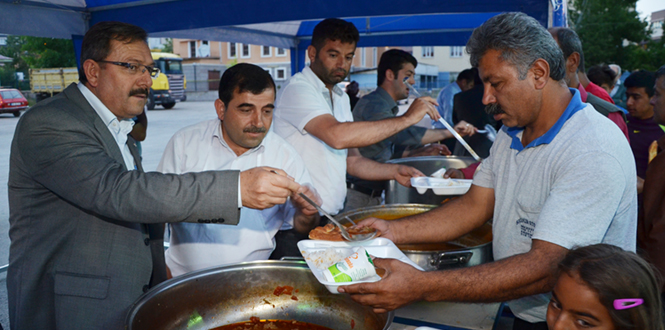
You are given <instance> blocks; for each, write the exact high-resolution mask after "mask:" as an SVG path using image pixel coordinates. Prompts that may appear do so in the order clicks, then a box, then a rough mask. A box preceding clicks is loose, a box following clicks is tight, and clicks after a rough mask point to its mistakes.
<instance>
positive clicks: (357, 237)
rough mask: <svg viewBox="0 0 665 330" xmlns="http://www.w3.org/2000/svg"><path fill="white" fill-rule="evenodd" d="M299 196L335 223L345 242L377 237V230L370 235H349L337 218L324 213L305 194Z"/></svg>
mask: <svg viewBox="0 0 665 330" xmlns="http://www.w3.org/2000/svg"><path fill="white" fill-rule="evenodd" d="M299 195H300V197H302V198H304V199H305V200H306V201H307V202H308V203H310V204H312V206H314V207H315V208H316V210H317V211H319V213H321V214H323V215H324V216H325V217H326V218H328V220H330V221H332V223H334V224H335V225H336V226H337V227H338V228H339V231H340V232H341V233H342V237H343V238H344V239H345V240H347V241H351V242H359V241H366V240H369V239H372V238H374V237H375V236H376V234H377V232H376V230H374V231H373V232H371V233H368V234H354V235H351V234H349V232H348V231H346V228H345V227H344V226H342V224H340V223H339V222H337V220H335V218H333V217H332V215H330V214H329V213H328V212H326V211H324V210H323V209H322V208H321V207H319V205H318V204H316V203H314V201H313V200H311V199H310V198H309V197H307V196H306V195H305V194H303V193H299ZM347 219H348V220H349V221H351V223H353V224H354V225H355V223H354V222H353V221H352V220H351V219H349V218H348V217H347Z"/></svg>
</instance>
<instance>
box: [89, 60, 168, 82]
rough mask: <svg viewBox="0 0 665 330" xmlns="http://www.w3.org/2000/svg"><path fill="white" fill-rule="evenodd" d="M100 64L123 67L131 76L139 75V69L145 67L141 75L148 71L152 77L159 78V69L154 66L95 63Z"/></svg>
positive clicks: (125, 63)
mask: <svg viewBox="0 0 665 330" xmlns="http://www.w3.org/2000/svg"><path fill="white" fill-rule="evenodd" d="M95 62H98V63H109V64H114V65H117V66H122V67H125V68H127V70H128V71H129V73H131V74H137V73H139V69H140V68H141V67H143V70H141V71H140V72H141V74H143V73H145V72H146V71H148V72H149V73H150V77H153V78H157V77H159V69H158V68H155V67H154V66H147V65H143V64H139V63H127V62H113V61H95Z"/></svg>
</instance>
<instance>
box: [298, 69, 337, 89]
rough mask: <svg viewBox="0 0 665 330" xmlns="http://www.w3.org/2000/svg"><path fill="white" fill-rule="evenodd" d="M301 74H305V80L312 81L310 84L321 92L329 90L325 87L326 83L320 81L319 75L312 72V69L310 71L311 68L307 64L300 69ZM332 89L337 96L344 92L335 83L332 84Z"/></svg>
mask: <svg viewBox="0 0 665 330" xmlns="http://www.w3.org/2000/svg"><path fill="white" fill-rule="evenodd" d="M302 74H303V75H304V76H305V78H306V79H307V80H309V82H310V83H312V85H314V86H316V88H317V89H319V90H320V91H322V92H326V93H329V91H330V90H329V89H328V88H327V87H326V84H324V83H323V81H321V79H320V78H319V76H317V75H316V73H314V71H312V69H311V68H310V67H309V66H307V67H305V68H304V69H303V70H302ZM332 91H333V93H335V94H337V96H342V94H344V91H343V90H342V89H341V88H340V87H339V86H338V85H337V84H335V86H333V89H332Z"/></svg>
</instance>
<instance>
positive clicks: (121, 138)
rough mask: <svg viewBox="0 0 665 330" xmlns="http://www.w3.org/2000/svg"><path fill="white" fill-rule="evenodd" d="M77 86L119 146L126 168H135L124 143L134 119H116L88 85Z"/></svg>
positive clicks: (79, 84) (80, 84) (132, 158)
mask: <svg viewBox="0 0 665 330" xmlns="http://www.w3.org/2000/svg"><path fill="white" fill-rule="evenodd" d="M77 87H78V89H79V90H80V91H81V94H83V97H85V99H86V100H87V101H88V103H90V106H91V107H92V108H93V109H95V112H96V113H97V115H98V116H99V118H101V120H102V122H104V125H106V127H107V128H108V130H109V132H110V133H111V135H112V136H113V138H114V139H115V141H116V143H117V144H118V148H120V152H121V153H122V158H123V159H124V161H125V166H126V167H127V169H129V170H132V169H135V168H136V167H135V165H134V157H133V156H132V154H131V152H130V151H129V147H127V145H126V143H127V134H129V132H131V131H132V127H133V126H134V121H133V120H131V119H123V120H118V117H116V116H115V115H114V114H113V112H111V110H109V108H107V107H106V105H104V103H102V101H101V100H100V99H99V98H98V97H97V96H96V95H95V94H93V93H92V92H91V91H90V90H89V89H88V87H86V86H85V85H84V84H83V83H81V82H79V83H78V84H77Z"/></svg>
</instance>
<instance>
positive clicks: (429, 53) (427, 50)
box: [423, 47, 434, 58]
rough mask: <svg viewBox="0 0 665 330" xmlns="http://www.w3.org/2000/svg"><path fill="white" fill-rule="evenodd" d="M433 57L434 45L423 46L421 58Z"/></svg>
mask: <svg viewBox="0 0 665 330" xmlns="http://www.w3.org/2000/svg"><path fill="white" fill-rule="evenodd" d="M431 57H434V47H423V58H431Z"/></svg>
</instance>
